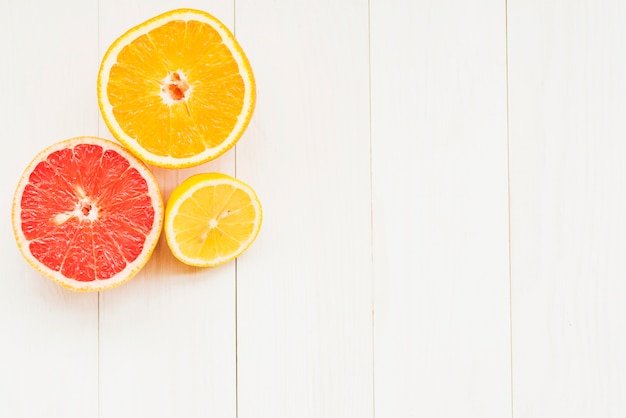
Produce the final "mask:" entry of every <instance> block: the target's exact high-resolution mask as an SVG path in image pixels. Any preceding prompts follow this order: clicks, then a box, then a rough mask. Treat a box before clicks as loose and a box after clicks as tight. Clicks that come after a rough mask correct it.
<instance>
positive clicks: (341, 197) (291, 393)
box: [235, 0, 373, 418]
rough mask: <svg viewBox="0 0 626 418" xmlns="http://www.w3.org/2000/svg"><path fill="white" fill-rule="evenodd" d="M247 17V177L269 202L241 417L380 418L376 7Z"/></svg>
mask: <svg viewBox="0 0 626 418" xmlns="http://www.w3.org/2000/svg"><path fill="white" fill-rule="evenodd" d="M235 16H236V34H237V37H238V38H239V39H240V40H241V42H242V44H243V46H244V48H245V49H246V52H247V53H248V56H249V58H250V61H251V63H252V67H253V69H254V71H255V75H256V79H257V88H258V103H257V108H256V112H255V115H254V117H253V121H252V124H251V126H250V128H249V130H248V132H247V133H246V135H245V137H244V138H242V140H241V141H240V143H239V144H238V145H237V175H238V177H239V178H241V179H242V180H244V181H246V182H248V183H250V184H251V185H252V186H253V187H255V189H256V190H257V191H258V193H259V197H260V199H261V202H262V204H263V207H264V224H263V227H262V230H261V233H260V235H259V237H258V239H257V241H256V242H255V243H254V244H253V246H252V247H251V248H250V249H249V250H248V252H247V253H246V254H244V255H243V256H242V257H240V258H239V260H238V262H237V276H238V288H237V295H238V299H237V307H238V309H237V312H238V321H237V328H238V388H239V391H238V399H239V415H238V416H239V417H240V418H252V417H254V418H262V417H268V418H269V417H271V418H280V417H285V418H291V417H302V418H304V417H315V418H318V417H341V418H349V417H359V418H362V417H368V416H372V413H373V407H372V404H373V398H372V381H373V376H372V352H371V344H372V343H371V338H372V337H371V332H372V330H371V327H372V324H371V315H372V313H371V309H372V306H371V302H372V295H371V289H372V270H371V228H370V171H369V160H370V156H369V93H368V49H367V47H368V44H367V31H368V26H367V21H368V16H367V1H366V0H346V1H341V2H336V1H333V0H319V1H316V2H304V1H298V2H293V1H289V0H279V1H274V2H271V4H270V3H268V2H258V1H251V0H237V1H236V11H235Z"/></svg>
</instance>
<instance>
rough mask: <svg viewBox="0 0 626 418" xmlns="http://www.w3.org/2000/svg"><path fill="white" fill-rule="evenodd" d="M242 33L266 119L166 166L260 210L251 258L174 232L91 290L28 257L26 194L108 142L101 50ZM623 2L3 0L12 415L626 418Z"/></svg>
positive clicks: (0, 365)
mask: <svg viewBox="0 0 626 418" xmlns="http://www.w3.org/2000/svg"><path fill="white" fill-rule="evenodd" d="M181 6H186V7H195V8H200V9H203V10H206V11H208V12H210V13H212V14H214V15H215V16H217V17H218V18H219V19H221V20H222V21H223V22H224V23H225V24H226V25H227V26H228V27H230V28H231V29H232V30H233V31H234V32H235V34H236V36H237V38H238V39H239V40H240V42H241V44H242V46H243V47H244V49H245V51H246V52H247V54H248V57H249V59H250V61H251V63H252V66H253V69H254V72H255V75H256V80H257V86H258V103H257V107H256V111H255V114H254V117H253V120H252V123H251V126H250V127H249V129H248V131H247V132H246V134H245V135H244V137H243V138H242V139H241V141H240V142H239V144H238V145H237V147H236V149H235V150H233V151H230V152H229V153H228V154H226V155H224V156H222V157H221V158H220V159H218V160H216V161H214V162H211V163H209V164H206V165H204V166H201V167H196V168H194V169H187V170H184V171H179V172H176V171H171V170H164V169H155V170H154V171H155V173H156V174H157V176H158V179H159V181H160V183H161V185H162V187H163V190H164V193H165V195H166V197H167V196H168V195H169V193H170V191H171V190H172V188H173V187H174V186H175V185H176V184H178V183H179V182H180V181H182V180H183V179H184V178H186V177H187V176H188V175H190V174H191V173H193V172H199V171H210V170H218V171H223V172H228V173H231V174H236V175H237V176H238V177H240V178H241V179H243V180H244V181H246V182H248V183H250V184H251V185H252V186H253V187H254V188H255V189H256V190H257V192H258V193H259V195H260V198H261V200H262V203H263V205H264V211H265V221H264V225H263V229H262V231H261V234H260V235H259V237H258V239H257V241H256V242H255V243H254V244H253V246H252V247H251V248H250V250H249V251H248V252H246V253H245V254H244V255H243V256H242V257H240V258H239V259H238V260H237V261H236V262H232V263H229V264H227V265H224V266H221V267H219V268H214V269H195V268H189V267H185V266H183V265H181V264H180V263H178V262H177V261H175V259H174V258H173V257H172V256H171V255H170V253H169V250H168V249H167V247H166V245H164V241H161V242H160V244H159V246H158V247H157V250H156V252H155V254H154V256H153V258H152V259H151V261H150V263H149V264H148V265H147V266H146V268H145V269H144V270H143V271H142V272H141V273H140V274H139V275H138V276H137V277H136V278H135V279H133V280H132V281H131V282H129V283H128V284H126V285H124V286H122V287H120V288H118V289H114V290H111V291H108V292H103V293H101V294H77V293H72V292H70V291H66V290H65V289H63V288H61V287H59V286H57V285H55V284H54V283H52V282H51V281H49V280H47V279H45V278H43V277H42V276H40V275H38V273H36V272H35V271H34V270H33V269H31V268H30V267H28V266H27V264H26V262H25V261H24V260H23V259H22V257H21V256H20V254H19V252H18V250H17V247H16V245H15V243H14V239H13V236H12V232H11V227H10V207H11V200H12V196H13V191H14V187H15V185H16V184H17V181H18V178H19V176H20V175H21V173H22V170H23V169H24V168H25V167H26V165H27V163H28V162H29V161H30V159H31V158H32V157H33V156H34V155H35V154H36V153H37V152H38V151H39V150H40V149H41V148H43V147H45V146H47V145H49V144H51V143H53V142H56V141H58V140H61V139H64V138H68V137H72V136H78V135H99V136H102V137H105V138H112V136H111V134H110V133H109V132H108V131H107V129H106V127H105V125H104V124H103V122H102V120H101V118H100V115H99V111H98V107H97V102H96V89H95V82H96V75H97V70H98V66H99V62H100V59H101V57H102V55H103V53H104V51H105V50H106V48H107V47H108V45H109V44H110V43H111V42H113V40H114V39H115V38H116V37H117V36H118V35H120V34H121V33H122V32H124V31H125V30H126V29H128V28H129V27H131V26H133V25H135V24H137V23H140V22H141V21H143V20H145V19H147V18H149V17H152V16H154V15H156V14H158V13H161V12H164V11H166V10H169V9H172V8H176V7H181ZM624 21H626V2H623V1H621V0H614V1H611V0H576V1H574V0H570V1H567V0H508V2H507V1H505V0H470V1H465V0H369V1H368V0H315V1H311V0H308V1H307V0H205V1H201V0H188V1H186V2H184V3H183V2H179V1H165V0H56V1H44V0H39V1H36V0H0V53H1V58H0V80H1V84H0V85H1V88H0V118H1V119H0V120H1V121H2V127H3V130H2V132H3V133H2V147H3V151H2V152H1V153H0V158H1V159H2V161H1V163H0V173H1V174H2V178H3V181H2V182H0V194H1V197H2V204H1V205H0V218H1V219H2V220H3V221H2V222H0V228H1V232H2V234H1V240H2V241H1V242H2V255H1V256H0V257H1V258H0V261H1V263H0V269H1V275H0V281H1V286H0V338H1V340H0V416H1V417H10V418H13V417H37V418H39V417H63V418H67V417H80V418H85V417H99V418H120V417H121V418H125V417H150V418H160V417H223V418H235V417H237V418H265V417H267V418H293V417H298V418H301V417H302V418H305V417H311V418H313V417H315V418H318V417H337V418H357V417H358V418H361V417H376V418H400V417H411V418H413V417H434V418H438V417H455V418H457V417H512V418H513V417H514V418H537V417H540V418H543V417H545V418H555V417H566V418H572V417H585V418H586V417H588V418H598V417H624V416H626V303H624V300H625V299H626V257H625V256H626V221H625V220H624V214H625V213H626V198H625V196H626V164H625V163H624V158H625V157H626V142H625V139H626V138H625V135H624V120H626V119H625V116H624V115H625V114H626V48H624V41H626V26H625V25H624Z"/></svg>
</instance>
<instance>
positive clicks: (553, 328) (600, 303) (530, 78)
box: [509, 0, 626, 418]
mask: <svg viewBox="0 0 626 418" xmlns="http://www.w3.org/2000/svg"><path fill="white" fill-rule="evenodd" d="M625 19H626V4H624V3H623V2H619V1H600V2H596V1H592V0H584V1H579V2H575V3H572V2H566V1H548V2H544V1H539V0H531V1H517V0H512V1H509V80H510V85H509V91H510V142H511V240H512V243H511V248H512V279H513V300H512V306H513V359H514V362H513V377H514V381H513V389H514V402H513V404H514V413H515V417H516V418H525V417H533V418H542V417H556V416H559V417H561V416H563V417H565V416H570V417H617V416H625V415H626V398H625V397H624V393H626V377H625V376H626V357H624V353H625V352H626V328H625V327H624V320H625V319H626V307H625V305H624V303H623V301H624V299H625V298H626V282H625V281H624V277H625V276H626V264H625V263H624V254H625V253H626V239H625V238H624V237H625V236H626V221H625V220H624V216H623V214H624V213H625V212H626V197H625V196H626V183H625V182H624V179H625V178H626V167H625V166H624V163H623V160H624V156H626V144H625V142H624V135H623V120H624V113H625V112H626V81H625V78H624V73H625V70H626V51H625V50H624V48H623V45H622V42H623V40H624V38H625V37H626V28H624V25H623V22H624V20H625Z"/></svg>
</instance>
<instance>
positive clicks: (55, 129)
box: [0, 0, 98, 418]
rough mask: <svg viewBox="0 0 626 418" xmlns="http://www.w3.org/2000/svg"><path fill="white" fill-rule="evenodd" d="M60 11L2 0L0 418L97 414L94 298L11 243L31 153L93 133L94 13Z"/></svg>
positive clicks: (71, 5)
mask: <svg viewBox="0 0 626 418" xmlns="http://www.w3.org/2000/svg"><path fill="white" fill-rule="evenodd" d="M65 6H66V7H64V8H63V9H62V11H59V9H58V7H57V5H55V4H53V3H46V2H37V1H11V0H3V1H1V2H0V51H2V59H0V79H2V80H3V83H2V84H3V86H4V87H3V89H2V94H0V115H1V116H0V118H1V120H2V128H3V134H2V143H3V147H4V150H3V151H2V153H0V158H1V161H2V162H1V163H0V172H1V173H2V179H3V180H2V181H1V182H0V196H2V205H0V218H1V219H2V222H0V228H1V231H2V234H1V239H2V267H1V273H0V277H1V278H2V291H1V292H0V336H1V339H2V343H1V344H0V416H3V417H33V418H35V417H37V418H38V417H44V416H45V417H54V418H56V417H59V418H61V417H63V418H67V417H75V418H82V417H90V416H96V415H97V412H98V411H97V407H98V403H97V399H98V295H97V294H79V293H74V292H71V291H69V290H65V289H64V288H62V287H61V286H59V285H57V284H55V283H53V282H52V281H51V280H48V279H46V278H45V277H44V276H42V275H40V274H39V273H38V272H37V271H35V270H34V269H32V268H31V267H30V266H29V265H28V264H27V263H26V261H24V259H23V258H22V256H21V255H20V253H19V251H18V249H17V246H16V245H15V241H14V238H13V232H12V229H11V221H10V219H11V217H10V212H11V201H12V198H13V193H14V190H15V187H16V186H17V183H18V180H19V177H20V176H21V174H22V173H23V171H24V169H25V168H26V166H27V165H28V163H29V162H30V161H31V160H32V159H33V158H34V157H35V155H36V154H37V153H38V152H39V151H40V150H42V149H44V148H45V147H47V146H49V145H52V144H53V143H56V142H58V141H60V140H63V139H66V138H69V137H74V136H78V135H93V134H94V133H96V131H97V125H98V108H97V105H96V102H95V98H96V91H95V88H94V81H95V78H94V74H95V71H96V70H97V67H98V56H97V50H95V49H94V45H95V44H96V42H97V39H98V32H97V19H98V14H97V13H98V10H97V7H96V5H95V3H94V2H83V1H79V0H77V1H71V0H68V1H66V2H65ZM51 15H54V16H56V18H55V19H51V18H50V16H51ZM26 17H28V18H26ZM77 34H80V36H77ZM69 394H71V395H69ZM70 396H71V398H72V401H71V402H69V401H68V398H69V397H70Z"/></svg>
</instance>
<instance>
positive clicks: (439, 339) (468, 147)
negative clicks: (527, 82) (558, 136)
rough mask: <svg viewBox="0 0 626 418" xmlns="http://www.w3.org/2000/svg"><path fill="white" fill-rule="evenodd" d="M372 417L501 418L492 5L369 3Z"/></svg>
mask: <svg viewBox="0 0 626 418" xmlns="http://www.w3.org/2000/svg"><path fill="white" fill-rule="evenodd" d="M370 3H371V12H370V13H371V17H370V19H371V29H370V39H371V85H372V88H371V103H372V179H373V181H372V184H373V215H374V216H373V233H374V235H373V238H374V265H375V293H374V295H375V301H374V306H375V315H374V319H375V326H374V359H375V360H374V365H375V372H374V375H375V377H376V380H375V397H376V411H375V412H376V417H377V418H396V417H418V416H425V417H426V416H427V417H460V416H463V417H506V416H510V415H511V401H510V373H509V366H510V344H509V341H510V329H509V274H508V273H509V272H508V250H507V247H508V241H507V239H508V236H507V234H508V220H507V137H506V78H505V77H506V68H505V62H506V61H505V18H506V15H505V9H504V2H501V1H488V0H485V1H472V2H458V1H420V2H404V1H386V0H385V1H382V0H371V1H370Z"/></svg>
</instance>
